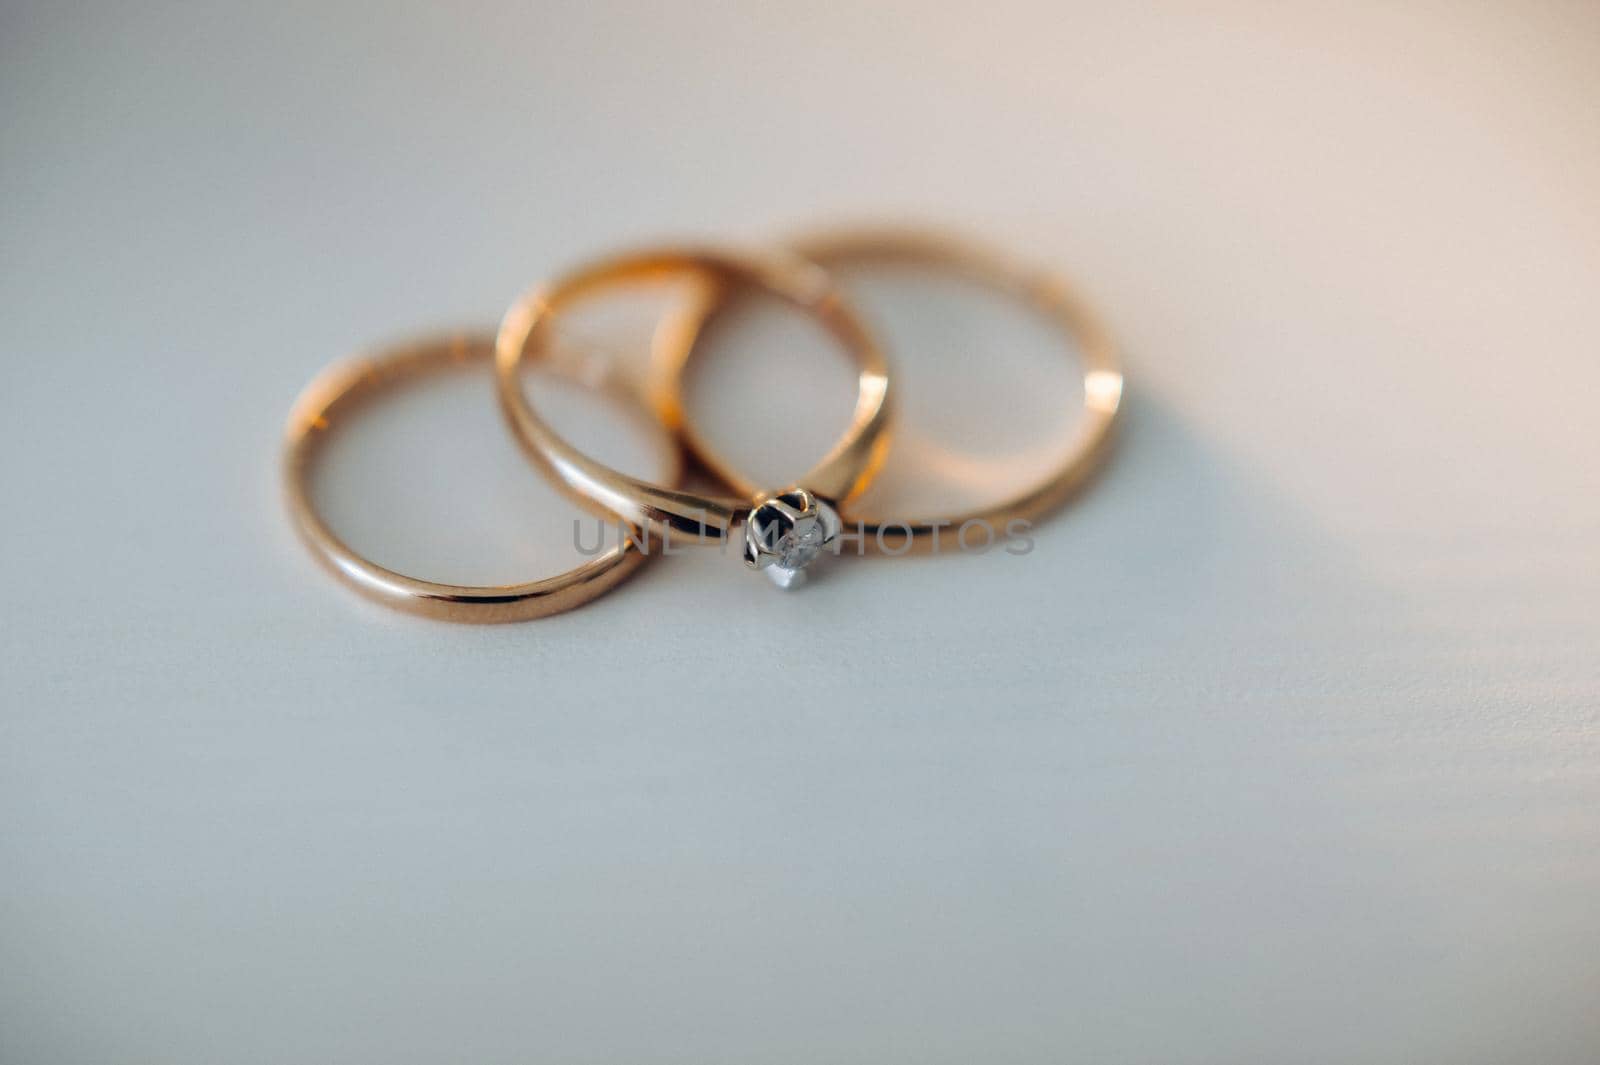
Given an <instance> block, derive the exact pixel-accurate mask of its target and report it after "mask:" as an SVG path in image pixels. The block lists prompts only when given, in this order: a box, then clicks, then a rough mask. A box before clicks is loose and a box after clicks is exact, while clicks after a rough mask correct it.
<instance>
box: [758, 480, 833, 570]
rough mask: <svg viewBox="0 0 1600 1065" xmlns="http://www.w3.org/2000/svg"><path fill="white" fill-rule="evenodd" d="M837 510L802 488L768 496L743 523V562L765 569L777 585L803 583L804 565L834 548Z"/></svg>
mask: <svg viewBox="0 0 1600 1065" xmlns="http://www.w3.org/2000/svg"><path fill="white" fill-rule="evenodd" d="M842 527H843V526H842V523H841V522H840V520H839V512H838V511H836V510H834V509H833V507H831V506H830V505H828V504H827V503H825V502H823V501H822V500H820V499H818V498H817V497H816V496H815V495H813V494H812V493H810V492H808V491H806V490H805V489H804V488H788V489H785V490H784V491H782V492H778V493H776V494H774V495H771V496H768V497H767V498H765V499H763V500H762V501H761V502H759V503H757V504H756V505H755V506H754V507H753V508H751V511H750V517H749V519H748V520H747V521H746V522H745V526H744V562H745V565H746V566H749V567H750V568H751V569H760V570H765V571H766V573H767V576H768V577H769V578H771V580H772V582H773V583H774V584H776V585H777V586H778V587H780V588H793V587H796V586H797V585H799V584H802V583H803V582H804V580H805V576H806V573H805V571H806V567H807V566H809V565H811V563H813V562H815V561H816V560H817V558H818V557H819V556H820V555H821V554H822V552H823V551H825V550H830V549H831V550H837V544H838V541H839V533H840V530H841V529H842Z"/></svg>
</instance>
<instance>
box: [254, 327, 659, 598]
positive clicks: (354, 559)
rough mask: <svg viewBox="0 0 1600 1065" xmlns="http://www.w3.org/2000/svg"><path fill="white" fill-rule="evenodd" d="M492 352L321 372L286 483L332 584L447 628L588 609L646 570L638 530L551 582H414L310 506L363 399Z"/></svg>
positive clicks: (421, 352)
mask: <svg viewBox="0 0 1600 1065" xmlns="http://www.w3.org/2000/svg"><path fill="white" fill-rule="evenodd" d="M493 354H494V340H493V338H491V337H488V336H472V335H456V336H448V337H441V338H438V339H435V340H426V341H422V342H420V343H416V344H410V345H406V346H403V347H398V348H391V349H389V350H386V351H380V352H378V353H376V354H373V355H370V356H366V357H361V358H356V359H353V360H351V361H349V362H346V363H341V364H338V365H336V366H333V367H330V368H329V369H327V370H325V371H323V373H322V374H320V375H319V376H318V377H317V378H316V379H315V380H314V381H312V382H311V384H310V385H308V386H307V387H306V390H305V391H304V392H303V393H301V395H300V398H299V400H298V401H297V402H296V403H295V405H294V409H293V410H292V411H291V413H290V415H289V424H288V428H287V430H286V433H285V436H286V440H285V445H284V459H283V480H284V491H285V495H286V496H287V499H288V504H289V514H290V516H291V517H292V518H293V520H294V526H295V530H296V531H297V532H298V533H299V534H300V538H301V539H302V540H303V541H305V544H306V546H307V547H308V548H310V549H311V553H312V555H314V556H315V557H316V559H317V561H319V562H321V563H322V564H323V565H324V566H325V567H327V569H328V571H329V572H331V573H332V574H333V575H334V576H335V577H338V578H339V579H340V580H342V581H344V582H345V583H346V584H348V585H350V586H351V587H352V588H354V589H355V590H356V591H358V592H360V593H361V594H362V595H365V596H366V597H368V598H369V599H373V600H375V601H377V602H380V603H383V604H385V605H387V606H391V607H394V608H395V609H397V610H403V611H405V612H407V613H410V614H420V615H422V616H424V617H430V618H438V619H442V620H446V621H474V622H493V621H526V620H528V619H531V618H542V617H544V616H546V615H548V614H557V613H560V612H561V611H563V610H570V609H572V608H573V607H575V606H580V605H582V604H583V603H587V602H588V601H589V600H591V599H593V598H595V597H596V596H598V595H602V594H604V593H605V592H607V591H610V590H611V589H612V588H614V587H616V586H617V585H618V584H619V583H621V582H622V581H623V580H624V579H626V578H627V577H628V576H629V575H630V574H632V573H633V572H634V570H636V569H638V568H639V566H640V565H642V564H643V563H644V560H645V553H644V551H643V550H642V548H641V546H640V543H639V539H638V537H637V534H636V533H629V532H628V531H627V530H626V529H625V530H624V535H623V536H621V537H620V538H619V539H618V542H617V543H615V544H613V545H612V546H610V547H607V548H606V549H604V550H603V551H601V552H600V553H599V554H597V555H596V556H595V557H594V558H592V559H590V560H589V561H587V562H585V563H584V564H583V565H581V566H578V567H577V568H575V569H571V570H568V571H567V572H565V573H561V574H558V575H557V576H554V577H547V578H544V579H542V580H536V581H529V582H527V583H524V584H510V585H490V586H474V585H458V584H442V583H439V582H437V581H428V580H422V579H419V578H417V577H410V576H407V575H405V574H403V573H396V572H395V571H394V570H391V569H386V568H384V567H383V566H380V565H378V564H377V563H376V562H372V561H371V560H369V559H367V558H366V557H365V556H363V555H361V554H360V553H358V552H357V551H355V550H354V549H353V548H351V547H350V546H349V545H348V544H346V543H345V542H344V541H343V540H341V539H340V538H339V537H338V536H337V535H335V534H334V532H333V530H332V529H330V528H329V527H328V525H327V523H326V522H325V521H323V519H322V516H321V515H320V514H319V513H318V512H317V508H316V506H315V504H314V503H313V502H312V499H311V491H310V486H309V484H308V479H309V471H310V467H311V466H312V464H313V462H314V461H315V459H316V457H317V455H318V453H319V452H320V451H321V449H322V445H323V442H324V441H325V440H326V439H327V437H328V434H329V431H330V430H332V429H333V428H334V426H335V423H336V422H337V421H340V420H342V419H343V417H344V416H345V415H347V414H348V413H350V412H351V410H352V409H353V408H354V407H355V406H356V405H357V404H359V403H360V402H361V401H363V400H365V399H367V398H369V397H371V396H373V395H375V394H377V393H378V392H381V391H383V390H385V389H387V388H389V387H391V386H393V385H395V384H396V383H398V382H400V381H402V380H405V379H408V378H411V377H414V376H416V375H418V374H423V373H436V372H441V371H444V370H448V369H451V368H454V367H463V366H471V365H475V364H479V363H482V364H487V363H488V362H489V360H490V359H491V358H492V357H493ZM666 456H667V459H668V467H667V468H668V469H669V471H670V474H669V476H670V479H671V480H672V481H673V482H676V480H677V478H678V477H679V476H680V474H681V471H682V468H683V463H682V457H681V453H680V452H679V451H678V449H677V448H668V449H667V450H666Z"/></svg>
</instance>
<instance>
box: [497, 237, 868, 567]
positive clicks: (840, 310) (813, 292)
mask: <svg viewBox="0 0 1600 1065" xmlns="http://www.w3.org/2000/svg"><path fill="white" fill-rule="evenodd" d="M684 275H688V276H689V277H691V278H696V279H699V280H700V281H701V282H702V286H701V287H703V288H705V289H706V290H707V291H708V292H717V291H720V290H722V289H724V288H728V287H756V288H760V289H764V290H766V291H767V292H770V293H772V294H774V295H776V296H778V297H780V298H782V299H784V300H785V301H787V302H789V303H791V304H793V305H795V306H796V307H799V308H800V309H802V310H804V311H807V312H809V313H811V314H813V315H815V316H816V317H817V318H818V319H819V320H820V321H821V322H822V324H823V325H824V326H825V327H826V328H827V330H828V331H829V332H830V333H831V334H832V336H833V337H834V339H836V340H838V341H839V342H840V343H841V344H842V345H843V346H844V348H845V349H846V351H847V352H848V353H849V354H850V355H851V356H852V357H853V358H854V360H855V362H856V365H857V368H858V375H857V393H856V405H855V410H854V414H853V416H852V418H851V421H850V426H849V428H848V429H847V430H846V431H845V433H844V435H843V436H842V437H841V438H840V439H839V441H838V442H837V443H836V444H835V445H834V447H833V449H832V450H831V451H829V452H828V454H827V455H825V456H824V457H823V458H822V459H821V461H819V462H818V463H817V464H816V465H815V466H814V467H812V469H811V471H810V472H809V473H807V474H806V475H805V476H803V477H802V478H801V479H800V480H799V482H798V483H797V484H795V485H791V486H788V487H786V488H781V489H777V490H767V489H765V488H764V487H763V486H760V485H756V484H753V483H750V482H744V483H741V484H740V485H739V490H740V491H741V493H742V498H735V497H728V496H716V495H701V494H696V493H692V492H685V491H679V490H676V489H673V488H669V487H667V486H664V485H659V484H653V483H651V482H649V481H644V480H640V479H638V478H635V477H629V476H627V475H626V474H623V473H620V472H618V471H617V470H614V469H612V468H610V467H609V466H606V465H604V464H602V463H599V462H596V461H595V460H594V459H591V458H589V457H588V456H587V455H584V454H583V453H582V452H580V451H578V450H577V449H576V448H574V447H573V446H572V445H571V444H569V443H568V442H567V441H566V440H564V439H563V438H562V437H560V436H559V435H557V434H556V433H555V432H554V431H553V430H552V429H551V428H550V426H549V425H547V424H546V423H545V421H544V420H543V419H542V418H541V417H540V416H539V415H538V413H537V412H536V411H535V410H534V408H533V405H532V404H531V403H529V402H528V397H527V394H526V393H525V392H524V390H523V384H522V381H521V379H520V370H521V367H522V364H523V362H524V360H525V359H530V358H531V359H535V360H536V359H539V358H543V357H545V356H547V355H548V353H549V347H550V344H549V335H548V334H549V332H550V321H551V319H552V317H553V316H554V315H555V313H556V312H557V311H559V310H560V309H562V308H563V307H566V306H569V305H570V304H571V303H573V302H574V301H576V300H578V299H580V298H581V297H583V296H585V295H587V294H589V293H592V292H594V291H596V290H599V289H604V288H607V287H610V286H612V285H616V284H619V283H625V282H628V281H644V280H662V279H670V278H679V277H682V276H684ZM495 365H496V368H497V369H498V371H499V372H498V378H499V385H500V388H499V393H500V405H501V408H502V409H503V410H504V411H505V414H506V418H507V420H508V421H509V422H510V425H511V429H512V432H513V433H514V434H515V436H516V437H517V440H518V441H519V442H520V443H521V445H522V447H523V449H524V450H525V451H526V452H527V453H528V455H529V457H530V458H531V459H532V460H533V461H534V463H535V464H536V465H537V466H539V467H540V468H541V469H542V470H543V471H544V472H545V473H547V474H548V475H549V476H550V478H551V479H552V480H553V481H554V482H555V483H556V484H558V485H563V486H565V488H566V489H567V490H568V491H569V492H570V493H571V494H572V495H573V496H574V498H576V499H578V500H579V502H580V503H583V504H586V505H587V506H589V507H590V508H591V509H596V510H598V511H599V512H600V513H602V514H615V515H621V516H622V517H623V518H624V519H625V520H626V521H628V522H630V523H632V524H634V525H637V526H639V527H641V528H642V529H644V530H645V531H646V534H647V535H648V531H649V530H650V529H651V528H655V529H657V530H659V531H660V532H661V533H662V535H663V536H664V537H665V536H672V535H673V534H677V536H676V537H675V539H681V538H683V537H684V536H688V538H690V539H692V540H695V541H696V542H707V541H713V542H722V541H723V540H725V539H726V538H727V537H729V536H730V535H731V534H732V532H733V530H734V529H735V528H736V527H739V526H743V527H744V531H745V547H744V552H743V554H744V559H745V562H746V563H747V564H748V565H749V566H751V567H752V568H759V569H766V568H773V569H774V571H773V576H774V577H775V578H776V579H777V580H778V583H780V584H788V583H790V582H791V581H793V580H794V579H796V578H798V577H799V576H800V573H801V571H802V570H803V569H804V567H805V566H806V565H807V564H808V563H810V562H811V561H812V560H813V559H814V558H815V557H817V555H818V554H819V553H820V552H821V550H822V549H824V548H825V547H827V546H828V545H829V544H831V543H833V542H834V541H835V540H836V539H837V537H838V534H839V531H840V527H839V520H838V514H837V510H836V508H837V507H838V506H840V505H842V504H844V503H846V502H847V501H848V500H850V499H852V498H854V497H855V496H857V495H859V494H860V493H861V492H862V491H864V490H865V489H866V487H867V485H868V483H869V482H870V481H871V479H872V477H873V475H874V474H876V473H877V471H878V469H879V467H880V466H882V464H883V459H884V455H885V452H886V450H887V448H888V444H889V433H888V430H889V410H890V408H889V372H888V365H887V363H886V361H885V359H884V356H883V353H882V352H881V351H880V350H879V349H878V346H877V344H876V343H875V342H874V341H873V340H872V338H871V336H870V335H869V334H868V333H867V331H866V328H865V326H863V325H862V323H861V320H860V318H859V317H858V316H857V315H856V313H855V311H853V310H852V309H851V308H850V307H849V306H848V305H847V304H846V303H845V302H844V300H843V299H842V298H841V297H840V295H839V294H838V291H837V290H836V289H835V288H834V286H833V283H832V281H831V280H830V279H829V278H828V275H827V274H826V273H825V272H824V271H823V270H822V269H821V268H820V267H818V266H816V265H814V264H812V263H810V262H807V261H805V260H802V259H800V258H798V257H795V256H791V255H787V254H773V255H764V256H760V257H756V256H751V255H745V254H733V253H730V252H727V251H713V250H707V249H661V250H656V251H646V252H637V253H633V254H630V255H624V256H620V257H617V258H612V259H606V260H602V261H599V262H595V263H591V264H589V265H587V266H584V267H580V268H579V269H577V270H575V271H573V272H572V273H570V274H567V275H565V276H564V277H561V278H559V279H557V280H556V281H554V282H552V283H551V284H550V285H548V286H546V287H542V288H536V289H534V290H533V291H531V292H529V293H528V294H527V295H525V296H524V297H523V298H522V299H520V300H519V301H518V302H517V303H516V304H514V305H513V306H512V308H511V309H510V310H509V311H508V312H507V313H506V317H505V321H504V322H503V323H502V325H501V327H500V335H499V337H498V338H497V339H496V359H495Z"/></svg>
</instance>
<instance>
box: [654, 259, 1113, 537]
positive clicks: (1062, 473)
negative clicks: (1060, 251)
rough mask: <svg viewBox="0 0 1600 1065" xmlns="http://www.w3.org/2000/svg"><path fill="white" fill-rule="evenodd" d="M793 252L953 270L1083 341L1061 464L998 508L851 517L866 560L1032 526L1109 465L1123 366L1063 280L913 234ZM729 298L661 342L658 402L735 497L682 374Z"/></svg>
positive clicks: (712, 301) (699, 304)
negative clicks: (1079, 383) (961, 534)
mask: <svg viewBox="0 0 1600 1065" xmlns="http://www.w3.org/2000/svg"><path fill="white" fill-rule="evenodd" d="M790 247H792V248H793V249H794V250H795V251H796V252H797V253H799V254H800V255H803V256H804V257H805V258H806V259H808V260H810V261H811V262H814V263H816V264H817V265H818V266H821V267H823V268H824V269H833V268H836V267H839V266H842V265H845V264H848V263H852V262H901V263H909V264H913V265H920V266H934V267H938V268H942V269H947V270H951V271H953V272H955V273H957V274H959V275H962V276H965V277H968V278H971V279H972V280H974V281H976V282H979V283H981V284H984V285H986V286H988V287H990V288H993V289H996V290H998V291H1000V292H1001V293H1003V294H1008V295H1010V296H1012V297H1014V298H1017V299H1020V300H1021V301H1023V302H1024V303H1025V304H1027V305H1028V306H1030V307H1032V308H1034V309H1036V310H1038V311H1041V312H1043V313H1044V314H1045V315H1046V316H1047V317H1048V318H1049V319H1050V320H1051V321H1052V322H1053V323H1055V324H1056V325H1057V326H1059V327H1060V328H1061V329H1062V330H1063V331H1064V332H1066V333H1067V334H1068V335H1069V336H1071V337H1073V338H1075V339H1076V340H1077V343H1078V347H1079V349H1080V351H1081V354H1082V360H1083V409H1084V418H1083V420H1082V421H1081V423H1080V424H1079V425H1078V427H1077V429H1076V432H1075V433H1074V436H1073V439H1072V442H1071V445H1070V447H1069V449H1068V453H1067V457H1066V458H1065V459H1064V460H1063V461H1062V463H1061V464H1060V466H1058V467H1057V468H1056V469H1054V470H1052V471H1051V472H1050V473H1049V474H1047V475H1046V476H1045V477H1044V478H1042V479H1041V480H1040V481H1038V482H1036V483H1035V484H1033V485H1031V486H1029V487H1028V488H1026V489H1025V490H1023V491H1022V492H1020V493H1018V494H1016V495H1014V496H1012V497H1010V498H1008V499H1006V500H1004V501H1002V502H1000V503H998V504H995V505H993V506H988V507H982V508H979V509H976V510H972V511H969V512H966V513H961V514H956V515H952V516H950V517H948V518H917V519H912V520H887V519H883V518H880V517H876V516H872V515H863V514H857V513H850V512H847V513H845V514H844V515H843V518H844V520H846V521H848V522H849V523H851V525H852V526H854V527H856V529H857V533H858V536H857V540H858V543H859V545H860V548H861V549H862V551H863V552H864V551H865V550H867V549H869V548H870V549H874V550H876V551H879V552H882V553H884V554H895V555H898V554H904V553H906V552H908V551H910V550H912V549H925V548H927V547H929V546H930V545H932V544H936V543H937V542H938V533H939V530H940V529H944V528H949V527H958V528H959V527H961V526H963V525H965V524H966V523H968V522H974V521H976V522H986V523H988V525H989V527H990V528H991V529H993V528H996V527H999V528H1004V527H1006V526H1007V525H1009V524H1010V523H1011V522H1012V521H1016V520H1029V521H1031V520H1032V519H1034V518H1037V517H1039V516H1041V515H1043V514H1045V513H1047V512H1049V511H1050V510H1053V509H1054V508H1056V507H1058V506H1060V505H1061V504H1062V503H1064V502H1066V500H1067V499H1069V498H1070V497H1071V496H1072V495H1073V494H1074V492H1076V491H1077V490H1078V489H1079V488H1080V487H1082V485H1083V484H1084V483H1085V482H1086V481H1087V480H1088V478H1089V476H1090V475H1091V474H1092V473H1093V472H1094V471H1095V469H1096V468H1097V467H1098V466H1099V464H1100V462H1101V461H1102V460H1103V459H1104V458H1105V456H1106V454H1107V452H1108V450H1109V444H1110V441H1111V437H1112V429H1113V427H1114V425H1115V423H1116V418H1117V412H1118V410H1119V408H1120V406H1121V401H1122V389H1123V377H1122V370H1121V366H1120V360H1119V358H1118V355H1117V349H1116V345H1115V343H1114V342H1113V341H1112V339H1111V337H1110V334H1109V333H1108V332H1107V331H1106V330H1105V328H1104V327H1103V326H1102V325H1101V324H1100V322H1099V320H1098V318H1097V317H1096V315H1095V314H1094V313H1093V312H1092V311H1091V310H1090V309H1089V308H1088V306H1087V305H1086V304H1085V303H1083V302H1082V301H1081V300H1080V299H1079V298H1078V297H1077V296H1076V295H1075V294H1074V293H1073V292H1072V290H1071V289H1070V288H1069V287H1068V286H1067V284H1066V283H1065V282H1064V281H1062V280H1061V279H1059V278H1058V277H1056V276H1054V275H1052V274H1048V273H1045V272H1043V271H1039V270H1035V269H1032V268H1029V267H1027V266H1022V265H1019V264H1017V263H1014V262H1012V261H1011V260H1009V259H1008V258H1006V257H1004V256H1002V255H1001V254H999V253H997V252H995V251H993V250H991V249H988V248H986V247H983V246H981V245H978V244H975V243H972V242H969V241H965V240H960V241H958V240H955V239H952V238H950V237H946V236H943V235H939V234H932V233H927V232H920V231H914V230H850V231H845V232H841V233H830V234H823V235H819V236H816V237H812V238H808V239H804V240H801V241H798V242H795V243H793V244H791V245H790ZM731 295H732V293H731V291H730V290H729V289H727V288H712V289H707V290H705V292H704V293H703V294H702V296H701V297H700V298H699V299H698V300H697V301H695V302H694V303H692V304H690V305H688V306H687V307H686V308H685V309H684V310H683V311H682V312H681V314H682V317H680V318H678V319H676V320H674V321H672V322H670V323H669V324H668V326H666V327H664V328H663V329H662V330H661V333H660V336H661V337H663V338H665V340H666V341H667V342H666V343H664V344H661V345H658V347H657V350H656V366H655V370H656V373H655V378H656V380H655V387H654V389H653V393H654V394H653V402H654V404H655V407H656V411H657V414H658V415H659V416H660V417H661V419H662V421H663V422H664V423H665V424H667V425H668V426H670V427H671V428H673V429H674V430H675V431H676V432H677V433H678V435H679V439H681V440H682V441H683V442H684V445H685V447H686V448H687V449H688V450H689V452H690V453H691V454H692V455H693V456H694V457H695V458H696V459H697V460H699V462H700V463H701V464H702V465H703V466H705V467H706V469H708V470H710V471H711V472H712V473H713V474H715V475H716V476H717V477H719V478H720V479H721V480H722V481H723V482H725V483H726V484H728V485H730V486H732V487H733V488H734V489H735V490H736V491H740V492H749V491H751V490H752V489H753V488H754V482H752V481H751V479H750V478H749V477H748V476H746V475H745V474H744V473H743V472H742V471H741V470H740V469H739V467H738V466H737V465H736V464H735V463H733V462H731V461H729V460H728V459H727V458H725V457H724V456H722V455H721V454H719V453H718V452H717V451H716V450H715V449H713V448H712V447H711V445H710V444H709V443H708V442H707V440H706V438H705V437H704V436H703V435H702V434H701V433H700V432H699V430H698V429H697V428H696V427H695V425H694V423H693V421H692V420H691V419H689V418H688V417H687V416H686V414H685V412H684V407H683V398H682V387H683V377H684V370H685V368H686V367H687V365H688V363H689V360H690V359H691V358H692V357H693V356H694V354H695V352H696V350H697V348H698V341H699V339H700V337H701V336H703V335H704V334H705V331H706V328H707V326H709V325H710V323H711V321H712V319H713V318H715V317H716V316H717V315H718V314H720V313H722V311H723V310H724V309H725V308H726V307H727V306H728V302H729V298H730V296H731Z"/></svg>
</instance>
